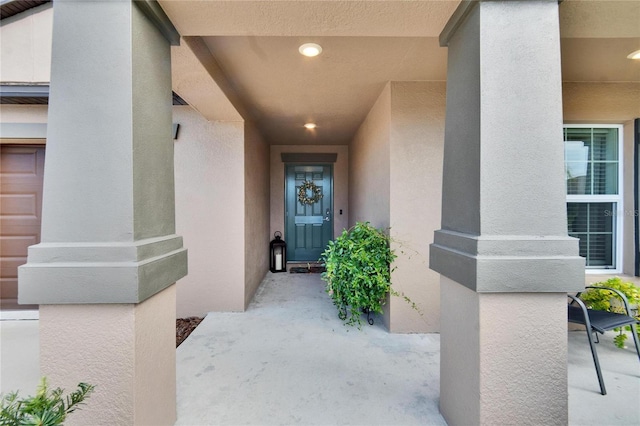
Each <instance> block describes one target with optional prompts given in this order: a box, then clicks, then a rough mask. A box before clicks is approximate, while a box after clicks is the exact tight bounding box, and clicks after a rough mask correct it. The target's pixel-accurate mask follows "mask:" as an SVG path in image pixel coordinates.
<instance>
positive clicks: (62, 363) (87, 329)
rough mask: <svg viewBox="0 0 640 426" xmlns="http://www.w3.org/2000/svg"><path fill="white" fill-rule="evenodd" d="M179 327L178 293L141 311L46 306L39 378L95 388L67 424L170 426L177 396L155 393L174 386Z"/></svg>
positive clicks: (136, 307)
mask: <svg viewBox="0 0 640 426" xmlns="http://www.w3.org/2000/svg"><path fill="white" fill-rule="evenodd" d="M174 324H175V286H171V287H169V288H167V289H165V290H163V291H162V292H160V293H158V294H156V295H154V296H152V297H151V298H150V299H147V300H145V301H144V302H142V303H140V304H100V305H91V304H89V305H41V306H40V354H41V358H40V364H41V369H42V374H43V375H44V376H46V377H47V379H48V380H49V383H50V384H51V385H52V387H58V386H60V387H62V388H64V389H66V390H68V391H71V390H72V389H75V388H76V386H77V384H78V383H79V382H87V383H90V384H93V385H96V389H95V391H94V393H93V394H92V395H91V397H90V399H89V401H88V404H87V405H86V407H85V408H83V409H82V410H79V411H77V412H75V413H73V415H72V416H70V417H69V419H68V421H67V422H65V424H69V425H87V424H133V421H132V419H134V421H135V424H154V425H161V424H173V422H174V421H175V418H176V409H175V399H173V397H172V396H170V397H169V398H163V396H167V395H175V390H174V391H173V392H170V391H169V392H153V389H158V388H159V387H163V388H164V389H167V387H173V388H174V389H175V386H176V384H175V383H176V382H175V380H176V379H175V349H174V348H175V333H174V331H173V330H174V327H175V325H174ZM78 348H82V350H81V351H79V350H78ZM105 365H109V366H110V368H108V369H105V368H104V366H105Z"/></svg>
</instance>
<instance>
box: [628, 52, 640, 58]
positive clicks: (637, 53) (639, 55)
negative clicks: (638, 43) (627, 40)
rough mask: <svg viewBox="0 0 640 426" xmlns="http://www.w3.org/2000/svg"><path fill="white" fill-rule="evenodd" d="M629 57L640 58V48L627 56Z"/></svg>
mask: <svg viewBox="0 0 640 426" xmlns="http://www.w3.org/2000/svg"><path fill="white" fill-rule="evenodd" d="M627 58H629V59H640V50H636V51H635V52H633V53H630V54H629V56H627Z"/></svg>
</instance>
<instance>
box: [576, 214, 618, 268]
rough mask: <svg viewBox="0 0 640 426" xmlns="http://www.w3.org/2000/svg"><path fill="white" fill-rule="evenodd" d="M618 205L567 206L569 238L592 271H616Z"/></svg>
mask: <svg viewBox="0 0 640 426" xmlns="http://www.w3.org/2000/svg"><path fill="white" fill-rule="evenodd" d="M615 213H616V203H567V218H568V231H569V235H570V236H572V237H576V238H579V239H580V256H582V257H585V258H586V264H587V267H588V268H589V267H590V268H598V269H614V268H615V241H616V240H615V233H616V229H615V218H616V215H615Z"/></svg>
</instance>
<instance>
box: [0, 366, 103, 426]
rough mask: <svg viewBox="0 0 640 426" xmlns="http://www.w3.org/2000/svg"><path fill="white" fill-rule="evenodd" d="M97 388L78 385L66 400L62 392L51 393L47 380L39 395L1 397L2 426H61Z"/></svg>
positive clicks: (43, 379)
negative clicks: (21, 397) (22, 397)
mask: <svg viewBox="0 0 640 426" xmlns="http://www.w3.org/2000/svg"><path fill="white" fill-rule="evenodd" d="M93 389H94V386H92V385H88V384H86V383H79V384H78V389H77V390H76V391H74V392H72V393H71V394H69V395H67V396H66V397H65V398H63V396H62V394H63V392H64V390H63V389H60V388H56V389H53V390H49V388H48V384H47V379H46V378H44V377H43V378H42V379H41V380H40V385H39V386H38V389H37V392H36V396H31V397H28V398H25V399H18V393H17V392H12V393H9V394H7V395H4V396H2V401H1V404H2V405H1V408H2V411H1V412H0V425H2V426H55V425H61V424H62V423H63V422H64V420H65V418H66V417H67V415H68V414H69V413H72V412H73V411H75V410H76V409H78V407H79V406H80V404H82V403H83V401H84V400H85V399H86V398H88V397H89V394H90V393H91V392H93Z"/></svg>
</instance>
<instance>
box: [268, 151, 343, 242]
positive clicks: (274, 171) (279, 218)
mask: <svg viewBox="0 0 640 426" xmlns="http://www.w3.org/2000/svg"><path fill="white" fill-rule="evenodd" d="M287 152H295V153H332V154H338V157H337V159H336V162H335V163H334V164H333V211H334V215H333V235H334V237H335V236H338V235H340V234H341V233H342V230H343V229H346V228H347V227H348V226H349V222H348V217H349V175H348V174H349V172H348V169H349V148H348V147H347V146H345V145H329V146H328V145H271V158H270V164H271V178H270V182H271V184H270V191H271V207H270V209H271V220H270V227H269V239H270V240H271V239H273V233H274V232H276V231H280V232H282V235H283V236H284V237H283V238H284V240H285V241H286V240H287V236H286V235H285V226H284V225H285V224H284V184H285V180H284V168H285V164H284V163H283V162H282V157H281V154H282V153H287ZM340 210H342V214H340Z"/></svg>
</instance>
